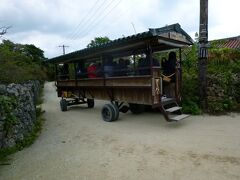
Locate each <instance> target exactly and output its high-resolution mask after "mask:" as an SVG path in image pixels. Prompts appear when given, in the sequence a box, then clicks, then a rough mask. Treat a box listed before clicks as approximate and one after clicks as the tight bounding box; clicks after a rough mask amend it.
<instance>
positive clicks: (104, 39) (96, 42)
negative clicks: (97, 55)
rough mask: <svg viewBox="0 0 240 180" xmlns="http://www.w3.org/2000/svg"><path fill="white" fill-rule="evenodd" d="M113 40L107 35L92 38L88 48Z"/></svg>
mask: <svg viewBox="0 0 240 180" xmlns="http://www.w3.org/2000/svg"><path fill="white" fill-rule="evenodd" d="M110 41H111V40H110V39H109V38H108V37H107V36H105V37H95V38H94V40H91V42H90V43H89V44H88V45H87V47H88V48H90V47H95V46H99V45H101V44H104V43H107V42H110Z"/></svg>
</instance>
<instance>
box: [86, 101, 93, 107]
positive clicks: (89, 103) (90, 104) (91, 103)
mask: <svg viewBox="0 0 240 180" xmlns="http://www.w3.org/2000/svg"><path fill="white" fill-rule="evenodd" d="M87 105H88V108H93V107H94V99H87Z"/></svg>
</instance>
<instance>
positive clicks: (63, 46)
mask: <svg viewBox="0 0 240 180" xmlns="http://www.w3.org/2000/svg"><path fill="white" fill-rule="evenodd" d="M58 47H60V48H62V49H63V55H64V54H65V48H67V47H69V46H65V45H64V44H63V45H62V46H58Z"/></svg>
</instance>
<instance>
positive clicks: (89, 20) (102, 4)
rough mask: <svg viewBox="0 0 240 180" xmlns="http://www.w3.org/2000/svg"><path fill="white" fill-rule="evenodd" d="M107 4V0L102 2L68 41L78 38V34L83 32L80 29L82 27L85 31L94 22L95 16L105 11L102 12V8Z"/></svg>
mask: <svg viewBox="0 0 240 180" xmlns="http://www.w3.org/2000/svg"><path fill="white" fill-rule="evenodd" d="M112 1H114V0H112ZM107 2H108V0H104V1H102V3H101V4H100V5H99V6H98V7H97V8H96V10H95V11H94V12H93V13H91V14H90V15H89V16H88V17H86V18H85V21H84V23H82V24H81V26H78V30H77V31H76V33H75V34H74V35H73V36H71V37H70V38H69V39H75V38H76V37H77V36H78V34H79V33H81V32H82V31H83V29H80V28H82V27H83V28H84V29H85V27H86V26H89V24H90V23H91V22H93V21H95V19H96V18H97V16H98V15H99V14H101V13H102V12H104V11H105V10H103V8H104V7H105V4H106V3H107ZM104 9H105V8H104ZM79 29H80V31H79Z"/></svg>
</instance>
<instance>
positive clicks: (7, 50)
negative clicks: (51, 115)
mask: <svg viewBox="0 0 240 180" xmlns="http://www.w3.org/2000/svg"><path fill="white" fill-rule="evenodd" d="M45 60H46V58H45V57H44V53H43V51H42V50H41V49H39V48H37V47H35V46H34V45H28V44H15V43H13V42H11V41H9V40H3V42H2V43H1V44H0V65H1V66H0V84H10V83H20V84H21V83H24V82H26V81H28V80H38V81H40V83H41V88H43V83H44V81H46V80H53V79H54V69H53V67H52V66H51V65H49V64H47V63H45ZM39 94H40V96H39V97H38V100H37V104H36V106H37V108H36V117H37V120H36V121H35V124H34V126H33V130H32V132H31V133H30V134H28V135H26V136H25V137H24V140H22V141H21V142H18V143H17V144H16V146H14V147H11V148H5V149H0V165H7V164H8V163H7V161H6V157H7V155H9V154H12V153H14V152H16V151H19V150H22V149H23V148H24V147H27V146H29V145H31V144H32V143H33V142H34V141H35V139H36V138H37V137H38V135H39V133H40V131H41V129H42V124H43V122H44V119H43V116H42V115H43V111H42V110H41V104H42V102H43V100H42V96H43V94H42V89H40V93H39ZM17 103H18V100H17V99H16V97H15V96H6V95H1V96H0V115H1V116H2V117H5V123H4V130H6V131H8V130H9V131H10V130H11V129H12V126H13V125H14V124H15V123H16V122H17V119H16V117H15V116H14V114H13V110H14V109H15V108H16V106H17Z"/></svg>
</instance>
